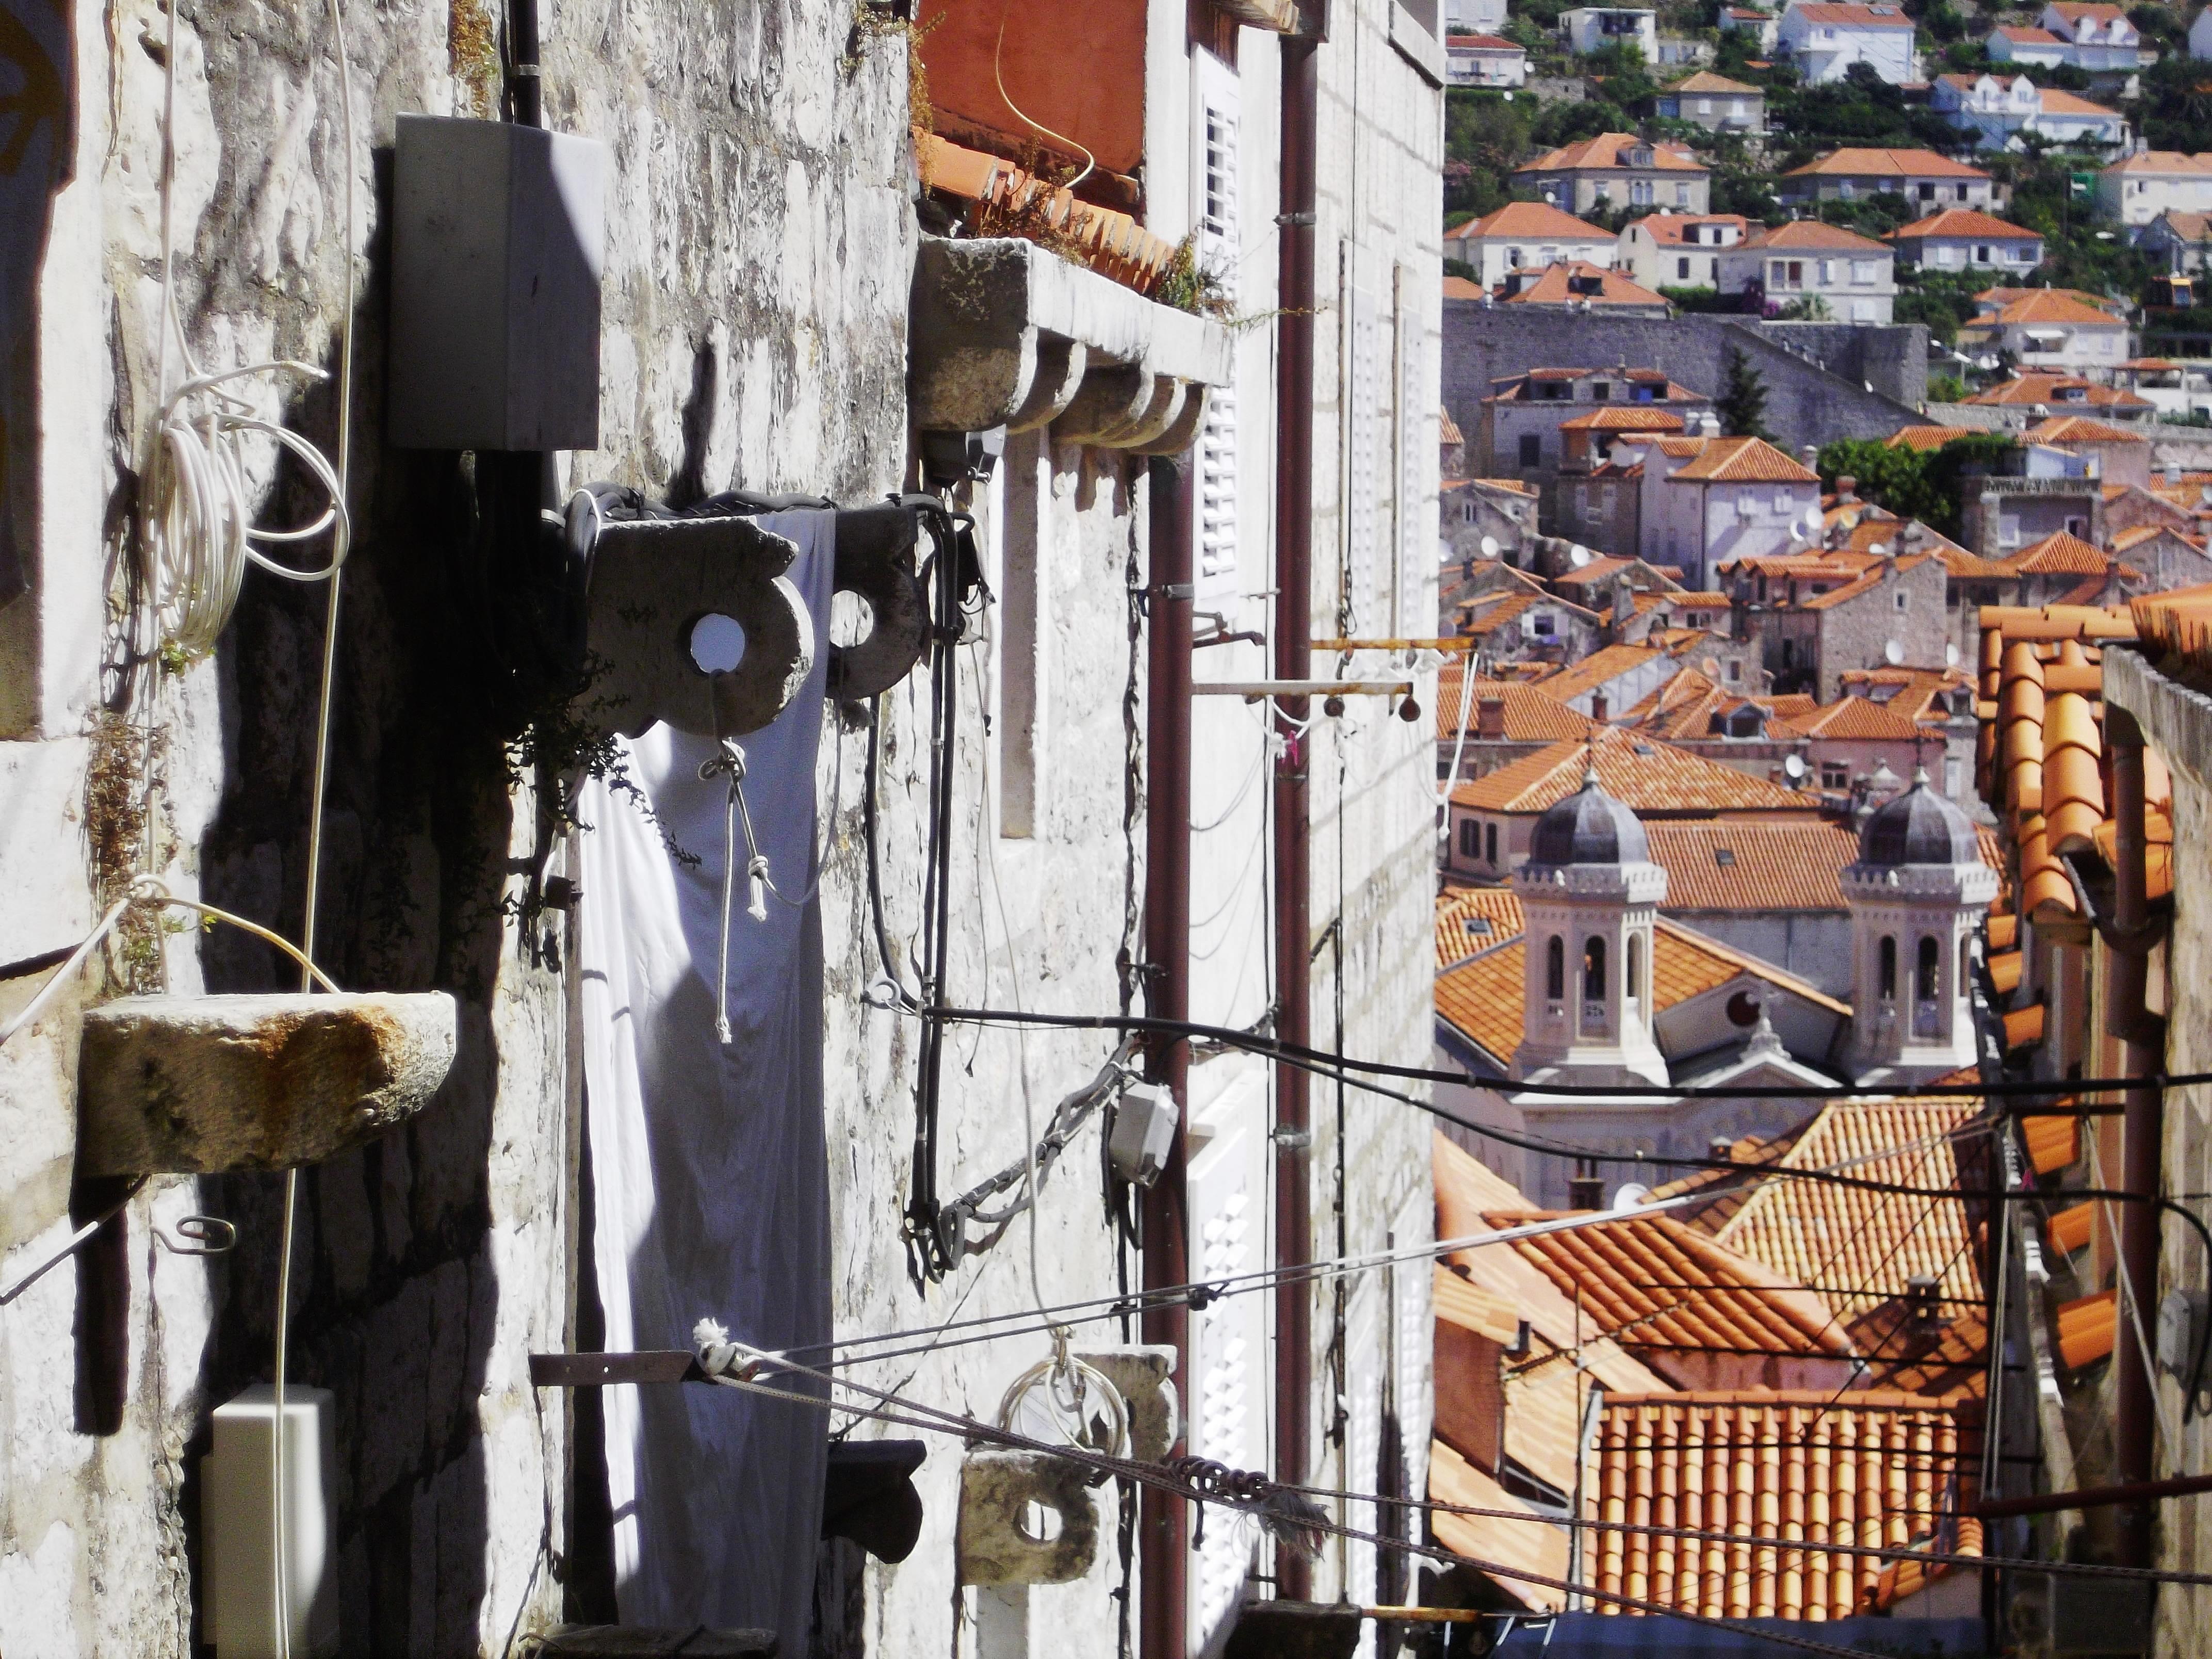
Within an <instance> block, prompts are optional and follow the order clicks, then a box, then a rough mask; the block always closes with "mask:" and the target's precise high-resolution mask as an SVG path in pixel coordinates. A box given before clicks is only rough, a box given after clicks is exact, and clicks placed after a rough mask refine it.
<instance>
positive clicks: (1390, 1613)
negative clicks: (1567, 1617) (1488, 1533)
mask: <svg viewBox="0 0 2212 1659" xmlns="http://www.w3.org/2000/svg"><path fill="white" fill-rule="evenodd" d="M1330 1611H1332V1612H1334V1608H1332V1609H1330ZM1358 1611H1359V1616H1360V1617H1361V1618H1362V1619H1380V1620H1386V1621H1388V1622H1389V1623H1390V1624H1394V1625H1479V1624H1480V1623H1481V1622H1482V1621H1483V1620H1486V1619H1528V1618H1531V1617H1532V1616H1541V1615H1531V1614H1528V1613H1485V1612H1483V1611H1482V1610H1481V1609H1480V1608H1479V1607H1361V1608H1360V1609H1359V1610H1358Z"/></svg>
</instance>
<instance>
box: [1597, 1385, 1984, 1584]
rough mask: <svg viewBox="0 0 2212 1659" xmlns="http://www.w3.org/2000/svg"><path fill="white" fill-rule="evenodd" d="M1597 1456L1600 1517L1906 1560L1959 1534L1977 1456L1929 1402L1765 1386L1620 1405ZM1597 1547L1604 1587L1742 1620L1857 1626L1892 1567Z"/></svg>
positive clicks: (1606, 1412)
mask: <svg viewBox="0 0 2212 1659" xmlns="http://www.w3.org/2000/svg"><path fill="white" fill-rule="evenodd" d="M1971 1450H1972V1449H1971V1448H1962V1446H1961V1444H1960V1434H1959V1426H1958V1421H1957V1419H1956V1417H1955V1416H1954V1413H1952V1412H1951V1411H1949V1410H1948V1409H1947V1408H1946V1407H1944V1406H1942V1404H1941V1403H1940V1402H1938V1401H1933V1400H1927V1399H1923V1398H1921V1397H1919V1396H1917V1395H1905V1394H1898V1393H1893V1392H1890V1391H1888V1390H1881V1391H1875V1390H1867V1391H1863V1392H1857V1393H1850V1394H1844V1395H1835V1394H1833V1393H1825V1392H1821V1391H1818V1390H1813V1391H1805V1392H1792V1393H1774V1392H1771V1391H1768V1390H1765V1389H1751V1390H1744V1391H1741V1392H1726V1393H1683V1394H1673V1395H1650V1396H1644V1397H1637V1396H1620V1397H1614V1396H1608V1397H1607V1400H1606V1402H1605V1405H1604V1407H1603V1409H1602V1412H1601V1415H1600V1419H1599V1424H1598V1433H1597V1444H1596V1447H1595V1455H1596V1467H1595V1469H1594V1470H1593V1471H1592V1472H1591V1475H1590V1478H1589V1497H1588V1498H1587V1499H1586V1500H1585V1506H1584V1511H1583V1512H1584V1514H1585V1515H1586V1516H1588V1517H1589V1518H1590V1519H1592V1520H1599V1521H1609V1522H1626V1523H1629V1525H1630V1526H1631V1527H1632V1528H1633V1527H1634V1526H1635V1525H1637V1524H1638V1523H1642V1524H1646V1525H1650V1526H1653V1527H1680V1528H1689V1529H1692V1530H1699V1531H1713V1532H1727V1533H1736V1534H1749V1535H1753V1536H1763V1537H1778V1536H1786V1535H1787V1534H1789V1533H1790V1532H1791V1531H1798V1532H1799V1534H1800V1535H1801V1536H1802V1537H1803V1538H1804V1539H1805V1540H1806V1541H1807V1542H1808V1543H1847V1544H1871V1545H1882V1546H1888V1547H1893V1548H1898V1549H1902V1548H1904V1547H1906V1546H1908V1545H1910V1544H1911V1542H1912V1541H1914V1540H1915V1539H1916V1538H1918V1537H1921V1536H1923V1535H1929V1534H1933V1535H1936V1536H1939V1537H1940V1536H1944V1535H1946V1534H1945V1533H1943V1532H1939V1531H1938V1528H1939V1526H1945V1525H1947V1517H1948V1516H1954V1515H1955V1514H1956V1513H1957V1512H1958V1511H1959V1510H1960V1508H1961V1507H1962V1504H1961V1503H1960V1498H1961V1493H1960V1480H1959V1471H1960V1465H1961V1462H1962V1460H1963V1459H1964V1458H1965V1457H1966V1455H1968V1453H1969V1452H1970V1451H1971ZM1586 1550H1587V1555H1586V1559H1589V1568H1587V1569H1586V1571H1590V1572H1591V1574H1592V1577H1594V1579H1595V1583H1596V1586H1597V1588H1599V1589H1602V1590H1606V1591H1609V1592H1612V1593H1613V1594H1616V1595H1629V1596H1633V1597H1635V1598H1637V1599H1638V1600H1640V1601H1656V1602H1657V1603H1659V1604H1661V1605H1662V1606H1666V1607H1678V1608H1680V1609H1681V1610H1683V1611H1684V1612H1689V1613H1703V1614H1705V1615H1707V1616H1713V1615H1719V1616H1723V1617H1732V1618H1782V1619H1800V1620H1802V1619H1841V1618H1845V1617H1848V1616H1850V1614H1852V1613H1856V1612H1857V1611H1859V1610H1860V1608H1861V1606H1862V1604H1863V1603H1864V1602H1865V1601H1868V1600H1869V1598H1870V1597H1871V1595H1873V1593H1874V1592H1875V1588H1876V1585H1877V1583H1878V1582H1879V1580H1880V1578H1881V1572H1882V1566H1883V1564H1882V1560H1881V1558H1880V1557H1878V1556H1850V1555H1838V1554H1832V1553H1827V1552H1824V1551H1793V1550H1787V1549H1777V1548H1774V1547H1753V1546H1751V1545H1747V1544H1708V1543H1704V1542H1700V1541H1694V1540H1690V1539H1680V1538H1671V1537H1664V1536H1661V1535H1658V1534H1653V1533H1648V1532H1641V1531H1636V1530H1626V1531H1617V1532H1616V1531H1607V1532H1601V1533H1597V1534H1594V1535H1593V1536H1592V1538H1591V1539H1590V1541H1589V1544H1588V1546H1586ZM1600 1605H1601V1606H1608V1604H1603V1603H1601V1604H1600Z"/></svg>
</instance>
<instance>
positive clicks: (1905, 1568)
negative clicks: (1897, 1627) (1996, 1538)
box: [1866, 1515, 1982, 1613]
mask: <svg viewBox="0 0 2212 1659" xmlns="http://www.w3.org/2000/svg"><path fill="white" fill-rule="evenodd" d="M1953 1530H1954V1534H1955V1535H1954V1537H1952V1538H1951V1539H1950V1540H1949V1541H1948V1543H1947V1544H1945V1546H1944V1547H1943V1548H1942V1551H1941V1553H1942V1554H1945V1555H1979V1554H1980V1553H1982V1520H1981V1517H1980V1516H1978V1515H1964V1516H1960V1517H1959V1519H1958V1522H1957V1523H1956V1525H1955V1527H1954V1528H1953ZM1933 1542H1934V1541H1931V1544H1916V1545H1914V1546H1913V1547H1912V1550H1911V1553H1908V1554H1906V1555H1905V1557H1904V1558H1903V1559H1899V1560H1896V1561H1893V1562H1891V1563H1890V1564H1889V1565H1887V1566H1886V1567H1884V1568H1883V1569H1882V1570H1881V1577H1879V1578H1877V1579H1875V1583H1874V1588H1873V1589H1871V1590H1869V1591H1868V1592H1867V1598H1866V1606H1867V1610H1868V1611H1869V1612H1872V1613H1887V1612H1888V1611H1889V1610H1890V1609H1891V1608H1892V1607H1895V1606H1896V1605H1897V1604H1898V1603H1899V1601H1903V1600H1904V1599H1905V1597H1906V1596H1908V1595H1916V1594H1917V1593H1918V1592H1919V1591H1921V1590H1923V1589H1927V1588H1928V1586H1929V1583H1932V1582H1934V1581H1935V1580H1936V1579H1938V1578H1942V1577H1948V1575H1949V1574H1951V1573H1953V1572H1955V1571H1958V1569H1957V1568H1955V1567H1954V1566H1952V1565H1950V1564H1949V1563H1948V1562H1943V1561H1933V1562H1931V1561H1929V1560H1926V1559H1923V1558H1924V1557H1925V1556H1926V1555H1930V1554H1934V1553H1937V1552H1936V1549H1935V1548H1933V1547H1931V1545H1932V1543H1933Z"/></svg>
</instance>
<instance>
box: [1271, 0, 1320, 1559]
mask: <svg viewBox="0 0 2212 1659" xmlns="http://www.w3.org/2000/svg"><path fill="white" fill-rule="evenodd" d="M1303 21H1304V28H1303V29H1302V30H1301V32H1300V33H1297V34H1287V35H1285V36H1284V37H1283V43H1282V54H1283V58H1282V100H1283V106H1282V168H1281V172H1282V180H1281V192H1280V197H1279V202H1280V211H1279V213H1278V215H1277V217H1276V224H1277V227H1278V234H1277V236H1276V243H1277V246H1278V248H1279V255H1278V265H1277V277H1276V295H1277V298H1276V305H1277V306H1278V307H1279V313H1278V316H1277V320H1276V325H1275V326H1276V368H1275V450H1276V456H1275V618H1274V622H1275V650H1274V659H1275V672H1276V674H1277V675H1278V676H1279V677H1280V678H1284V679H1304V678H1307V677H1309V676H1310V674H1311V672H1312V667H1313V664H1312V655H1313V647H1312V646H1311V644H1310V641H1311V640H1312V637H1313V449H1314V417H1313V410H1314V299H1315V295H1314V241H1315V232H1314V205H1315V199H1316V181H1315V166H1314V161H1315V150H1316V138H1317V133H1318V129H1319V126H1320V122H1321V77H1320V65H1319V63H1318V61H1317V60H1318V54H1319V52H1320V46H1321V43H1320V40H1319V38H1318V36H1317V34H1316V33H1311V32H1310V31H1311V30H1312V28H1313V26H1314V23H1315V18H1314V16H1313V14H1312V12H1311V10H1310V9H1309V10H1308V12H1307V15H1306V16H1305V18H1304V20H1303ZM1311 701H1312V700H1311V699H1310V698H1308V697H1284V698H1280V699H1279V700H1278V701H1277V702H1276V704H1275V708H1276V710H1277V714H1276V721H1277V729H1278V730H1279V732H1280V733H1281V735H1282V736H1283V738H1284V739H1285V746H1284V750H1283V752H1282V754H1281V755H1280V756H1279V757H1278V758H1277V760H1276V762H1275V775H1274V822H1273V852H1274V865H1275V891H1274V912H1275V914H1274V924H1275V1032H1276V1035H1277V1036H1279V1037H1280V1038H1281V1039H1282V1040H1283V1041H1284V1042H1289V1043H1297V1044H1300V1045H1304V1044H1307V1043H1310V1042H1311V1041H1312V1036H1313V1033H1312V1024H1313V1018H1312V1015H1313V1010H1312V994H1311V963H1312V957H1311V955H1310V951H1311V947H1312V939H1311V937H1310V936H1311V933H1312V919H1311V916H1310V909H1311V901H1312V892H1311V883H1312V872H1311V869H1310V853H1311V848H1310V843H1309V836H1308V823H1307V816H1306V815H1307V789H1306V776H1307V750H1306V743H1305V738H1304V736H1303V735H1302V734H1301V733H1300V732H1299V731H1298V730H1297V726H1298V725H1299V724H1300V723H1302V722H1303V721H1304V720H1305V718H1306V713H1307V709H1308V708H1309V706H1310V703H1311ZM1274 1120H1275V1121H1274V1139H1273V1146H1274V1157H1275V1261H1276V1265H1277V1266H1278V1267H1297V1266H1303V1265H1304V1264H1305V1263H1307V1262H1309V1261H1312V1260H1313V1214H1312V1209H1311V1203H1312V1194H1311V1192H1310V1165H1309V1164H1308V1162H1307V1150H1308V1148H1309V1146H1310V1144H1311V1139H1312V1133H1313V1119H1312V1094H1311V1091H1310V1088H1309V1087H1308V1078H1307V1074H1306V1073H1304V1072H1303V1071H1301V1070H1299V1069H1298V1068H1297V1067H1295V1066H1277V1067H1276V1068H1275V1112H1274ZM1312 1383H1313V1286H1312V1285H1310V1284H1305V1283H1302V1282H1300V1281H1298V1280H1297V1279H1285V1280H1283V1281H1282V1282H1280V1283H1279V1284H1278V1285H1277V1286H1276V1290H1275V1413H1274V1417H1275V1474H1276V1478H1277V1479H1278V1480H1283V1481H1286V1482H1289V1483H1291V1484H1293V1485H1299V1486H1303V1485H1304V1484H1305V1483H1306V1482H1307V1481H1308V1480H1309V1479H1310V1476H1311V1475H1312V1474H1313V1468H1312V1463H1313V1423H1312V1401H1311V1396H1312V1392H1313V1387H1312ZM1312 1583H1313V1575H1312V1571H1311V1570H1310V1567H1309V1566H1308V1565H1307V1563H1306V1562H1305V1561H1304V1559H1302V1558H1300V1557H1299V1556H1298V1555H1297V1553H1295V1552H1294V1551H1291V1550H1287V1549H1279V1550H1278V1551H1276V1553H1275V1594H1276V1595H1278V1596H1279V1597H1281V1598H1283V1599H1284V1600H1285V1601H1304V1600H1305V1599H1306V1598H1307V1597H1308V1595H1310V1592H1311V1589H1312Z"/></svg>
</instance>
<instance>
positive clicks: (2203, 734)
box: [2105, 642, 2212, 785]
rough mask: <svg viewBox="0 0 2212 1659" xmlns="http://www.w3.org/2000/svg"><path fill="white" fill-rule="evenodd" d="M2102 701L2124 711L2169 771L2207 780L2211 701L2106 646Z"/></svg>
mask: <svg viewBox="0 0 2212 1659" xmlns="http://www.w3.org/2000/svg"><path fill="white" fill-rule="evenodd" d="M2105 701H2106V702H2109V703H2111V704H2112V706H2113V707H2114V708H2124V709H2125V710H2127V712H2128V713H2129V714H2133V715H2134V716H2135V717H2136V725H2138V726H2142V733H2143V738H2144V740H2145V741H2146V742H2148V744H2150V745H2151V746H2152V747H2153V748H2154V749H2156V750H2158V752H2159V756H2160V758H2161V759H2162V760H2164V761H2165V762H2166V764H2167V765H2168V766H2169V767H2174V768H2178V769H2179V770H2181V771H2184V772H2186V773H2188V774H2189V775H2190V776H2191V778H2193V779H2195V780H2196V781H2197V783H2198V784H2199V785H2203V784H2205V783H2206V782H2207V781H2212V697H2208V696H2205V695H2204V694H2203V692H2201V691H2192V690H2190V689H2189V688H2188V687H2187V686H2185V685H2184V684H2181V683H2180V682H2179V681H2178V680H2174V679H2172V678H2168V677H2167V676H2166V675H2164V674H2161V673H2160V672H2159V671H2158V670H2157V669H2155V668H2154V667H2152V666H2151V664H2150V659H2148V658H2147V657H2145V656H2144V655H2143V654H2142V652H2141V651H2139V650H2136V649H2133V648H2131V647H2124V646H2118V645H2114V644H2112V643H2110V642H2107V643H2106V647H2105Z"/></svg>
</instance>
